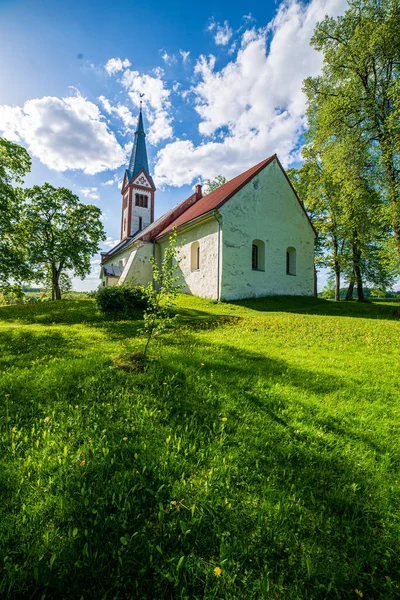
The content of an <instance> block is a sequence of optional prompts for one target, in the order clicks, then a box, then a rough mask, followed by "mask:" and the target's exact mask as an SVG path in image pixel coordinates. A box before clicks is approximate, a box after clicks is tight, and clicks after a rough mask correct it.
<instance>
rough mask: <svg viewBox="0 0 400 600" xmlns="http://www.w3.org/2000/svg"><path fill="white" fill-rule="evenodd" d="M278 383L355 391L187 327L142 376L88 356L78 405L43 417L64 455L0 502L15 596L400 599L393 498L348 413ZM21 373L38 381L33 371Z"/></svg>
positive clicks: (168, 340) (306, 388)
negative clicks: (345, 417)
mask: <svg viewBox="0 0 400 600" xmlns="http://www.w3.org/2000/svg"><path fill="white" fill-rule="evenodd" d="M180 346H181V348H183V347H186V348H188V349H190V351H188V352H186V353H185V352H184V351H181V352H179V351H178V350H179V347H180ZM59 368H60V373H61V370H62V367H61V366H60V367H59ZM71 377H72V375H71ZM282 383H284V386H285V388H286V387H289V388H294V390H297V389H298V390H300V389H301V390H303V391H309V392H310V394H312V393H315V394H328V393H331V392H335V391H336V390H338V389H342V388H343V387H345V386H346V385H347V387H348V393H349V399H350V398H351V397H352V394H354V390H353V387H352V383H349V382H347V383H346V382H344V381H343V380H342V379H339V378H334V377H332V376H326V377H322V376H319V377H318V380H316V378H315V373H312V372H309V371H307V370H305V369H301V368H298V367H294V366H292V365H290V364H289V363H287V362H286V361H284V360H276V359H272V358H269V357H266V356H264V355H261V354H258V353H257V352H256V351H254V352H249V351H244V350H242V349H241V350H238V349H237V348H235V347H232V346H229V345H219V346H213V345H212V344H210V343H207V344H204V343H202V342H201V340H199V339H198V337H195V336H193V335H191V333H190V331H186V332H181V333H180V339H177V338H176V337H173V336H171V337H170V338H165V344H164V348H163V356H162V357H160V358H159V359H157V360H155V361H154V362H153V363H152V364H151V365H150V368H149V371H148V372H147V373H145V374H126V373H123V372H121V371H118V370H116V369H109V370H108V371H107V372H106V371H105V370H99V369H98V368H96V365H93V366H92V367H90V365H88V370H87V372H85V373H84V374H82V375H81V380H80V381H79V390H80V394H79V406H78V407H75V408H74V407H73V406H69V402H70V401H69V400H68V402H66V403H65V406H63V405H62V404H59V411H58V416H57V421H56V423H55V424H54V427H56V431H58V430H61V431H62V430H63V427H66V430H67V432H68V436H69V437H68V440H69V442H68V443H69V449H68V457H69V456H71V457H72V456H73V457H74V458H71V459H69V458H67V455H64V458H63V455H62V452H61V449H60V454H61V459H60V460H61V462H57V461H54V463H51V461H50V459H48V461H49V462H48V463H44V464H43V465H42V466H41V467H40V468H39V467H38V468H37V472H36V473H34V472H33V466H32V469H31V471H32V475H31V479H30V480H29V482H27V484H26V487H24V489H23V491H22V492H21V491H20V492H18V498H15V497H14V499H13V500H12V501H10V503H9V506H10V507H13V510H14V511H15V513H14V514H13V515H10V513H7V508H6V509H5V511H6V516H7V517H8V520H7V523H8V527H9V531H7V537H6V538H5V537H4V535H3V540H7V545H8V546H9V548H10V549H11V552H10V556H11V559H10V560H11V561H14V562H12V564H14V563H15V564H17V565H19V567H18V569H17V570H16V571H13V570H12V569H11V568H10V569H9V571H8V572H7V573H6V574H5V577H6V578H7V577H8V578H12V577H14V579H13V585H12V594H14V596H13V595H11V596H10V597H18V595H25V596H26V597H28V596H29V597H36V596H37V597H40V595H41V594H43V593H46V597H52V598H60V597H62V598H76V597H80V596H84V597H89V598H99V597H112V598H128V597H129V598H148V599H150V598H151V599H153V598H160V599H164V598H165V599H171V600H172V599H174V598H226V599H228V598H229V599H234V598H237V599H241V598H246V599H247V598H249V599H253V598H254V599H255V598H276V597H282V598H285V599H294V598H299V597H302V598H310V599H311V598H312V599H320V598H321V599H322V598H326V597H327V595H329V593H332V595H333V597H340V598H352V597H356V596H355V592H354V590H356V589H358V590H362V592H363V594H364V596H365V597H371V598H381V599H382V600H383V599H388V598H395V597H398V596H396V594H397V593H398V591H399V588H398V587H395V586H396V585H397V586H398V576H399V572H398V562H397V556H396V547H397V539H398V537H397V536H398V529H397V525H396V521H395V520H393V518H392V515H393V511H394V509H395V504H396V502H395V496H394V493H393V494H391V493H390V492H389V483H390V482H387V481H386V480H385V477H384V475H385V474H384V472H383V471H382V467H381V466H380V463H379V456H377V457H376V459H375V457H374V456H373V455H371V448H370V447H369V446H368V445H367V440H365V441H363V440H357V443H354V444H353V443H352V436H351V430H352V427H353V426H354V422H353V423H352V424H351V425H350V424H346V423H343V424H342V425H341V428H340V431H338V432H335V431H333V430H332V426H331V418H330V416H329V415H328V414H327V411H326V407H325V406H324V404H323V402H321V405H320V406H318V404H317V402H316V400H314V402H312V403H310V410H308V411H307V405H305V406H303V409H304V410H303V412H302V423H301V425H299V424H298V415H297V413H296V409H297V402H294V401H293V398H291V397H288V396H287V394H286V393H285V390H284V389H282ZM67 384H68V385H69V383H68V381H67ZM20 386H22V387H24V386H26V387H27V388H28V387H29V389H30V391H31V393H33V395H34V394H35V387H34V385H33V386H32V382H30V381H29V377H28V375H27V376H26V380H25V383H24V382H23V381H22V380H21V382H20ZM62 391H63V390H60V393H62ZM65 391H66V392H68V399H69V398H70V390H65ZM13 401H14V402H18V395H17V396H16V397H15V399H14V400H13ZM37 401H38V403H39V402H43V400H42V399H41V398H37ZM302 402H303V403H304V402H305V401H304V397H303V399H302ZM18 410H19V411H23V410H24V406H23V405H21V406H19V407H18ZM17 412H18V411H17ZM223 418H226V419H227V420H226V421H223V420H222V419H223ZM316 419H318V425H319V428H320V429H323V427H324V423H325V424H326V427H327V428H328V427H330V432H331V435H330V436H329V437H324V436H323V435H322V436H321V435H319V433H320V432H319V431H318V430H317V428H316V427H315V421H316ZM88 440H90V443H89V441H88ZM385 443H386V442H384V441H382V446H381V447H380V448H377V451H380V453H381V454H384V453H385V452H387V451H388V448H386V447H385ZM83 457H84V458H85V461H84V462H83V465H82V458H83ZM15 464H17V462H16V463H15ZM18 464H20V463H18ZM18 468H20V467H18ZM11 472H12V469H11V468H10V473H11ZM46 476H47V477H48V476H50V477H51V481H52V483H50V484H48V490H47V494H46V496H45V498H44V499H41V498H40V495H39V494H38V492H37V491H35V490H37V489H38V483H37V480H38V479H39V484H40V480H42V481H47V479H46ZM42 485H43V484H42ZM35 486H36V488H35ZM10 490H11V491H10V492H9V493H10V494H11V495H13V494H14V496H15V492H13V488H12V487H10ZM179 502H180V503H181V504H179ZM174 503H175V504H174ZM22 504H24V505H25V506H28V505H30V504H32V506H31V508H32V511H33V513H32V515H31V517H30V518H28V520H27V521H26V520H25V521H24V520H23V519H22V518H21V514H22V513H23V514H25V512H26V509H22V508H21V505H22ZM192 506H194V509H193V510H189V509H191V507H192ZM60 507H62V508H60ZM178 509H179V510H178ZM8 510H11V509H8ZM38 511H39V512H38ZM11 517H13V518H11ZM35 527H36V529H35ZM75 528H76V533H75V534H74V532H75ZM46 531H50V535H51V537H50V543H47V544H46V542H45V540H46V537H45V535H44V534H45V532H46ZM4 543H5V542H4V541H3V544H4ZM54 555H55V559H54V560H53V562H52V557H53V556H54ZM182 557H184V558H183V559H182ZM217 565H222V570H223V575H222V577H221V578H217V577H215V575H214V573H213V569H214V567H215V566H217ZM35 569H36V571H35ZM9 582H10V580H8V583H9ZM3 589H6V588H3Z"/></svg>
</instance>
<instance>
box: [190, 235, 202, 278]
mask: <svg viewBox="0 0 400 600" xmlns="http://www.w3.org/2000/svg"><path fill="white" fill-rule="evenodd" d="M190 269H191V271H198V270H199V269H200V244H199V242H193V244H192V245H191V246H190Z"/></svg>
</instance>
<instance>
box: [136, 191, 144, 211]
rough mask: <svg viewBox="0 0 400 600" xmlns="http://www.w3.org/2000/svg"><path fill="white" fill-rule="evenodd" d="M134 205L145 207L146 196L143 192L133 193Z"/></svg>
mask: <svg viewBox="0 0 400 600" xmlns="http://www.w3.org/2000/svg"><path fill="white" fill-rule="evenodd" d="M135 206H142V207H143V208H147V196H146V195H145V194H135Z"/></svg>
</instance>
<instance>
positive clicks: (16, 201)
mask: <svg viewBox="0 0 400 600" xmlns="http://www.w3.org/2000/svg"><path fill="white" fill-rule="evenodd" d="M30 167H31V159H30V156H29V154H28V153H27V151H26V150H25V148H22V146H18V144H14V143H13V142H10V141H8V140H6V139H4V138H0V286H5V285H7V284H10V282H12V281H14V282H18V281H21V280H22V279H23V278H24V277H27V276H29V268H28V265H27V264H26V261H25V254H24V250H23V243H22V242H23V236H22V235H20V234H22V230H21V228H20V226H19V220H20V216H21V205H20V196H19V195H18V193H17V190H16V189H15V184H21V183H22V182H23V178H24V176H25V175H26V174H27V173H28V172H29V171H30Z"/></svg>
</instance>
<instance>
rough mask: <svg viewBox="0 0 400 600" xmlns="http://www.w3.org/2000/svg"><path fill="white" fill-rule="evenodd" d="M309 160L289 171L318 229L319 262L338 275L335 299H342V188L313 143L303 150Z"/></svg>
mask: <svg viewBox="0 0 400 600" xmlns="http://www.w3.org/2000/svg"><path fill="white" fill-rule="evenodd" d="M303 154H305V158H306V161H305V163H304V164H303V165H302V166H301V167H300V168H299V169H288V171H287V173H288V176H289V178H290V179H291V181H292V184H293V186H294V187H295V189H296V191H297V193H298V194H299V197H300V198H301V199H302V201H303V202H304V207H305V209H306V211H307V213H308V214H309V216H310V219H311V221H312V223H313V225H314V227H315V229H316V230H317V232H318V244H317V246H316V263H317V265H318V264H319V265H320V266H327V267H328V268H330V269H332V271H333V272H334V274H335V300H336V301H339V300H340V276H341V272H342V269H343V255H344V252H345V249H346V237H345V230H344V228H343V225H342V219H341V216H342V207H341V203H340V200H341V195H340V187H339V186H338V185H337V184H335V183H334V181H333V180H332V177H331V176H330V174H329V173H328V171H327V169H326V168H325V167H324V164H323V162H322V160H321V157H319V156H318V155H316V154H315V153H314V152H313V151H312V148H311V147H310V146H308V148H305V149H304V151H303Z"/></svg>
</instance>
